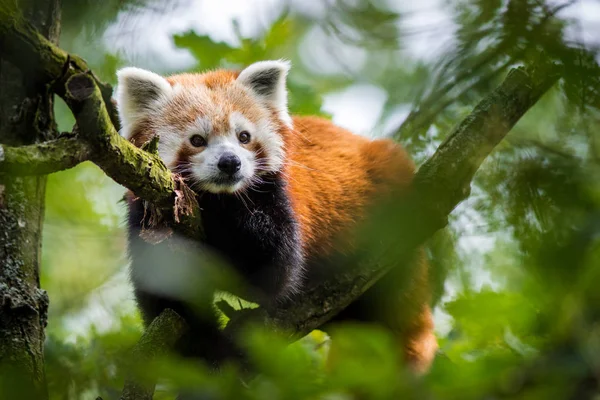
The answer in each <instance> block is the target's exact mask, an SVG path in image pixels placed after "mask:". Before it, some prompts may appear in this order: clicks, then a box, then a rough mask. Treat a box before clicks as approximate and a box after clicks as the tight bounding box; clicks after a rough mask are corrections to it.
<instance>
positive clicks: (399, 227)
mask: <svg viewBox="0 0 600 400" xmlns="http://www.w3.org/2000/svg"><path fill="white" fill-rule="evenodd" d="M558 78H559V75H558V73H557V68H556V67H555V66H553V65H544V66H543V67H540V68H538V69H531V70H529V71H526V70H525V69H522V68H518V69H513V70H511V71H510V73H509V74H508V76H507V77H506V79H505V81H504V82H503V83H502V84H501V85H500V86H499V87H498V88H497V89H496V90H495V91H494V92H493V93H491V94H490V95H489V96H487V97H486V98H484V99H483V100H482V101H481V102H480V103H479V104H478V105H477V106H476V107H475V109H474V110H473V112H472V113H471V114H470V115H468V116H467V117H466V118H465V119H464V120H463V121H462V122H461V123H459V124H458V125H457V126H456V127H455V128H454V129H453V131H452V132H451V133H450V134H449V135H448V138H447V139H446V141H445V142H444V143H443V144H442V145H441V146H440V147H439V148H438V150H437V151H436V153H435V154H434V155H433V156H432V157H431V158H430V159H429V160H428V161H426V162H425V163H424V164H423V165H422V166H421V168H420V169H419V171H418V172H417V174H416V176H415V179H414V182H413V190H412V191H411V193H409V194H408V195H405V196H404V197H403V198H402V200H400V201H399V202H397V204H388V205H387V206H386V207H381V209H380V210H376V212H375V213H374V214H373V216H372V218H370V220H369V222H368V223H367V224H366V225H365V226H362V227H361V231H366V232H369V231H375V230H376V231H377V235H365V236H366V238H364V242H363V243H361V246H360V247H361V248H365V249H367V250H368V253H369V254H370V255H376V254H383V253H386V256H387V257H389V259H395V260H399V259H400V260H402V259H404V260H406V259H409V257H410V255H411V254H412V253H413V252H414V249H416V248H417V247H418V246H420V245H422V244H423V242H424V241H425V240H426V239H427V238H429V237H431V236H432V235H433V234H434V233H435V232H436V231H437V230H439V229H441V228H443V227H444V226H445V225H446V224H447V218H448V215H449V214H450V212H451V211H452V210H453V209H454V208H455V207H456V206H457V205H458V204H459V203H460V202H461V201H462V200H464V199H465V198H467V197H468V195H469V192H470V183H471V179H472V178H473V175H474V174H475V172H476V171H477V169H478V168H479V166H480V165H481V163H482V162H483V160H484V159H485V158H486V157H487V156H488V155H489V154H490V152H491V151H492V150H493V149H494V147H495V146H496V145H497V144H498V143H499V142H500V140H502V138H504V136H505V135H506V134H507V133H508V132H509V131H510V129H511V128H512V127H513V126H514V125H515V123H516V122H517V121H518V120H519V119H520V118H521V117H522V116H523V115H524V114H525V112H527V110H528V109H529V108H530V107H531V106H533V105H534V104H535V103H536V102H537V101H538V99H539V98H540V97H541V96H542V94H544V93H545V92H546V91H547V90H548V89H549V88H550V87H551V86H552V85H553V84H554V83H555V82H556V81H557V80H558ZM396 199H398V197H396ZM374 236H376V237H374ZM369 237H371V238H369ZM375 257H376V256H375ZM361 260H362V258H361ZM376 261H379V260H377V259H376ZM363 264H364V265H363V266H361V267H360V268H355V269H344V268H342V271H341V272H339V273H337V274H336V275H335V276H333V277H332V278H330V279H328V280H325V281H321V282H319V284H317V285H315V286H313V287H308V288H305V289H304V292H303V294H302V295H301V296H300V297H299V298H295V299H294V300H295V301H294V302H291V303H288V304H285V305H279V306H276V307H274V308H271V309H267V310H264V309H261V308H258V309H252V310H243V311H241V312H236V313H235V314H234V315H232V316H230V318H231V319H230V322H229V324H228V325H227V327H226V328H225V330H226V332H227V333H228V334H229V335H231V336H235V335H236V333H237V332H238V331H239V329H240V326H241V325H243V324H245V323H247V322H249V321H252V322H258V323H260V324H262V325H264V326H265V327H267V328H268V329H270V330H275V331H278V332H281V333H284V334H285V335H287V336H288V337H289V339H290V340H295V339H298V338H300V337H302V336H304V335H306V334H308V333H309V332H310V331H312V330H313V329H316V328H318V327H319V326H321V325H322V324H323V323H325V322H327V321H328V320H329V319H331V318H332V317H333V316H334V315H335V314H337V313H338V312H339V311H341V310H342V309H343V308H345V307H346V306H348V305H349V304H350V303H351V302H352V301H353V300H355V299H356V298H357V297H359V296H360V295H361V294H362V293H364V292H365V291H366V290H367V289H368V288H369V287H371V286H372V285H373V284H374V283H375V282H376V281H377V280H378V279H380V278H381V277H382V276H383V275H385V274H386V273H387V272H388V271H389V269H390V268H391V267H390V266H386V265H385V263H383V265H382V263H381V262H375V263H374V262H373V259H371V260H369V262H365V263H363Z"/></svg>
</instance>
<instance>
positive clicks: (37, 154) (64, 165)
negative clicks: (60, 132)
mask: <svg viewBox="0 0 600 400" xmlns="http://www.w3.org/2000/svg"><path fill="white" fill-rule="evenodd" d="M90 156H91V151H90V148H89V146H88V145H87V144H86V143H84V142H83V141H82V140H81V139H79V138H78V137H69V138H60V139H56V140H51V141H48V142H44V143H39V144H33V145H29V146H19V147H10V146H3V145H1V144H0V173H8V174H11V175H47V174H50V173H53V172H58V171H62V170H65V169H69V168H73V167H74V166H76V165H77V164H80V163H82V162H84V161H87V160H89V159H90Z"/></svg>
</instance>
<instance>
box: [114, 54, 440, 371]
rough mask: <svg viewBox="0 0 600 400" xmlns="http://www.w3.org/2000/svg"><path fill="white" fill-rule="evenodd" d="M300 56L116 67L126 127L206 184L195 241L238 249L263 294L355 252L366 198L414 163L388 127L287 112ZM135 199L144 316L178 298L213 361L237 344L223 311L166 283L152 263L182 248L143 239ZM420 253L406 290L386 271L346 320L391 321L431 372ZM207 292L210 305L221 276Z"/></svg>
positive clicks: (271, 295) (413, 359)
mask: <svg viewBox="0 0 600 400" xmlns="http://www.w3.org/2000/svg"><path fill="white" fill-rule="evenodd" d="M289 68H290V64H289V63H288V62H286V61H263V62H257V63H254V64H252V65H250V66H248V67H247V68H245V69H243V70H242V71H229V70H216V71H211V72H206V73H201V74H180V75H174V76H170V77H162V76H159V75H157V74H154V73H152V72H149V71H145V70H142V69H138V68H132V67H128V68H123V69H121V70H120V71H118V73H117V75H118V89H117V93H116V101H117V106H118V110H119V115H120V118H121V123H122V132H121V133H122V135H124V136H125V137H126V138H127V139H129V140H130V141H131V142H132V143H134V144H135V145H136V146H141V145H143V144H144V143H146V142H147V141H149V140H150V139H151V138H152V137H154V136H155V135H158V136H159V144H158V151H159V154H160V156H161V157H162V159H163V160H164V162H165V164H166V165H167V166H168V167H169V168H170V169H171V170H172V171H174V172H175V173H178V174H180V175H181V176H183V177H184V178H185V179H186V182H187V183H188V185H189V186H190V187H191V188H192V189H193V190H194V191H195V193H196V194H197V199H198V203H199V205H200V208H201V213H202V224H203V228H204V232H205V237H204V238H203V239H202V240H194V239H193V238H192V243H193V245H200V246H201V247H203V248H208V249H210V250H211V251H213V252H215V253H216V254H218V255H220V256H222V257H223V258H224V259H225V260H226V261H227V262H229V263H230V264H231V265H232V266H233V267H234V268H235V270H236V271H237V272H238V273H239V274H240V275H241V276H242V277H243V278H244V280H245V281H246V282H247V283H248V285H249V286H250V287H252V288H254V289H255V293H259V294H260V295H258V297H257V298H258V299H260V300H259V301H258V302H259V303H265V302H269V301H279V300H281V299H290V298H291V299H293V298H294V296H296V295H298V293H301V292H302V287H303V285H306V284H308V282H310V280H311V279H319V276H321V274H323V273H324V272H325V273H326V271H327V268H328V267H327V265H328V263H329V264H332V263H335V261H333V262H332V261H331V260H335V259H336V255H343V254H347V253H349V252H351V250H352V247H353V245H354V242H353V240H352V235H351V234H350V232H351V231H352V229H353V228H354V227H355V226H356V224H357V222H358V221H360V220H361V219H362V218H363V217H364V214H365V213H366V208H367V207H368V206H369V204H372V203H373V201H374V199H375V198H377V197H378V196H379V195H381V194H382V193H385V192H386V190H389V189H390V188H407V187H408V185H409V184H410V182H411V180H412V178H413V175H414V170H415V167H414V164H413V162H412V161H411V160H410V158H409V156H408V155H407V153H406V152H405V150H404V149H403V148H402V147H400V146H399V145H397V144H396V143H394V142H392V141H391V140H387V139H382V140H370V139H367V138H365V137H362V136H358V135H355V134H353V133H351V132H349V131H347V130H345V129H342V128H340V127H338V126H335V125H334V124H333V123H331V122H330V121H328V120H326V119H323V118H317V117H292V116H290V114H289V112H288V107H287V96H288V95H287V90H286V77H287V73H288V71H289ZM134 198H135V196H130V199H129V242H130V244H129V247H130V255H131V259H132V261H131V277H132V281H133V284H134V289H135V294H136V298H137V301H138V304H139V306H140V309H141V311H142V314H143V316H144V319H145V322H146V323H149V322H151V321H152V319H153V318H154V317H156V316H157V315H158V314H159V313H160V312H161V311H162V309H164V308H166V307H170V308H174V309H175V310H176V311H178V312H179V313H180V314H182V315H183V316H184V318H186V320H187V321H188V324H189V325H190V333H189V334H188V335H187V337H186V339H184V340H183V341H182V342H183V344H182V345H181V348H182V352H183V353H184V354H186V355H191V356H198V357H203V358H205V359H207V360H210V361H213V362H217V361H218V360H221V359H223V358H226V357H228V356H229V355H231V354H230V352H232V351H233V350H231V349H230V348H228V346H233V344H231V343H228V342H227V341H226V340H225V339H224V338H223V337H221V336H220V335H219V330H218V325H217V323H216V319H214V318H213V316H212V315H210V314H209V315H208V316H207V315H206V313H205V314H202V315H200V314H199V313H196V312H194V311H192V310H191V309H190V308H189V307H188V306H186V305H185V303H184V302H183V301H181V300H180V299H178V298H176V296H173V295H172V294H169V293H168V292H167V291H164V290H162V288H161V285H165V284H166V283H165V279H154V281H153V278H152V277H151V276H150V277H149V276H148V275H152V274H150V273H149V271H156V270H161V269H162V270H169V269H171V268H174V264H175V263H178V262H183V261H181V260H180V259H181V258H182V256H181V254H180V253H178V252H177V251H175V250H173V248H172V247H170V246H168V245H165V244H164V243H161V244H159V245H151V244H149V243H145V242H144V241H143V240H141V239H140V238H139V233H140V230H141V227H142V224H143V223H144V218H145V213H144V207H143V205H142V204H141V202H140V201H139V200H138V201H136V200H134ZM167 242H168V240H167ZM165 254H166V256H165ZM165 260H166V261H165ZM328 260H329V261H328ZM194 262H195V261H194ZM412 262H416V263H417V268H415V270H416V272H415V276H414V277H412V279H411V282H413V283H412V285H411V287H410V288H409V290H408V291H406V292H403V293H397V290H394V288H393V287H392V286H393V285H390V282H391V281H393V279H388V278H385V279H382V280H381V282H379V283H377V284H376V285H374V286H373V287H372V288H371V289H369V291H368V292H367V293H365V295H363V296H362V297H361V298H359V299H358V300H356V301H355V303H353V304H351V305H350V306H349V307H348V308H347V309H346V310H344V311H342V312H341V313H340V315H338V316H337V317H336V320H346V319H353V320H358V321H368V322H378V323H380V324H382V325H383V326H385V327H387V328H388V329H390V330H391V331H392V332H393V333H394V334H395V337H397V338H398V341H399V346H400V348H401V349H402V350H403V351H402V353H403V357H404V359H405V360H406V361H407V362H408V363H409V364H410V366H411V367H412V368H413V369H414V370H416V371H419V372H423V371H426V370H427V369H428V368H429V366H430V364H431V363H432V361H433V358H434V355H435V352H436V349H437V342H436V339H435V336H434V334H433V321H432V315H431V310H430V308H429V304H428V301H429V289H428V285H427V281H428V279H427V263H426V260H425V258H424V256H423V254H422V251H418V252H417V254H416V255H415V260H413V261H412ZM191 268H196V269H199V268H201V266H196V265H192V266H191ZM392 274H393V272H392ZM392 276H393V275H392ZM404 279H406V277H404ZM166 280H168V279H166ZM203 290H205V289H203ZM200 291H201V290H200V289H198V290H197V291H195V292H198V293H199V292H200ZM206 292H207V293H205V294H203V296H204V298H205V301H206V303H207V304H209V303H210V299H209V297H210V296H212V292H211V287H210V286H209V288H208V289H206ZM195 294H197V293H195ZM206 307H207V308H209V306H208V305H207V306H206ZM334 340H335V338H334Z"/></svg>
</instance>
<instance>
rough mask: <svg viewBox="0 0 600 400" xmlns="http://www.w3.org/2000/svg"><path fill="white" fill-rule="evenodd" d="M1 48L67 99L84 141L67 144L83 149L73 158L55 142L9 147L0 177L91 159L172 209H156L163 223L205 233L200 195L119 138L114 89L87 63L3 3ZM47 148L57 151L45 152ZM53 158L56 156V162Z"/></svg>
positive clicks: (152, 157) (0, 7) (156, 203)
mask: <svg viewBox="0 0 600 400" xmlns="http://www.w3.org/2000/svg"><path fill="white" fill-rule="evenodd" d="M0 45H1V46H0V48H1V49H2V50H1V52H2V55H3V56H6V58H7V59H8V60H9V61H11V62H13V63H14V64H15V65H17V66H18V67H19V68H21V69H22V70H23V72H25V73H27V74H28V76H31V77H32V79H34V80H35V81H36V82H38V83H40V84H48V85H51V87H52V89H53V90H54V91H55V92H56V93H57V94H58V95H59V96H61V97H62V98H63V99H64V100H65V102H66V103H67V104H68V105H69V107H70V109H71V111H72V112H73V115H74V116H75V119H76V121H77V127H78V131H79V136H78V138H79V139H74V140H81V141H82V143H81V145H80V146H79V145H76V144H74V143H73V142H68V145H69V146H71V148H77V149H78V151H77V154H76V155H75V156H73V157H67V156H66V154H65V153H64V152H60V151H58V150H57V149H56V148H55V143H52V142H50V143H43V144H40V145H38V147H37V148H36V147H35V146H28V147H27V148H23V149H18V148H8V147H5V148H3V152H4V153H5V154H4V160H2V159H0V173H6V172H11V173H14V174H39V173H40V172H43V171H47V172H54V171H57V170H61V169H65V168H68V167H73V166H75V165H76V164H77V161H79V162H82V161H85V160H88V159H89V160H90V161H92V162H94V163H95V164H96V165H98V166H99V167H100V168H102V170H103V171H104V172H105V173H106V174H107V175H108V176H110V177H111V178H113V179H114V180H115V181H116V182H117V183H120V184H121V185H123V186H125V187H127V188H129V189H130V190H132V191H133V192H134V193H135V195H136V196H138V197H140V198H142V199H144V200H145V201H147V202H149V203H150V204H152V205H153V207H158V208H161V209H168V210H169V212H166V213H161V212H159V211H158V210H155V212H156V214H157V215H158V214H160V215H165V216H166V217H167V218H169V220H167V221H161V222H164V223H171V222H172V223H173V225H174V228H176V229H178V230H179V231H182V232H184V233H186V234H188V235H194V236H195V237H199V236H201V235H202V232H201V224H200V219H199V210H198V205H197V203H196V200H195V197H194V196H190V195H189V194H190V191H189V189H187V187H186V186H185V183H184V182H183V181H182V180H181V179H178V178H177V177H174V176H173V175H172V174H171V172H170V171H169V170H168V169H167V167H166V166H165V165H164V164H163V162H162V160H161V159H160V158H159V157H158V156H157V155H156V154H151V153H149V152H146V151H144V150H140V149H138V148H136V147H135V146H133V145H132V144H131V143H129V142H128V141H127V140H125V139H123V138H122V137H121V136H120V135H119V134H118V132H117V129H118V118H117V117H116V113H115V112H114V104H113V102H112V101H111V93H112V89H111V88H110V86H109V85H106V84H103V83H102V82H100V80H99V79H97V77H96V76H95V75H94V74H93V73H92V72H91V71H89V69H88V67H87V65H86V63H85V61H83V60H82V59H81V58H79V57H77V56H73V55H69V54H68V53H66V52H64V51H63V50H61V49H60V48H58V47H56V46H55V45H53V44H52V43H51V42H50V41H48V40H47V39H46V38H44V37H43V36H41V35H40V34H39V33H38V32H37V31H36V30H35V28H33V27H32V26H31V25H30V24H28V23H27V22H26V21H24V20H23V18H21V16H20V15H19V13H18V10H15V9H13V8H10V7H8V6H5V5H0ZM46 150H52V151H51V153H45V151H46ZM42 153H43V154H42ZM52 157H56V158H55V159H54V161H55V163H53V162H52ZM27 159H29V160H30V161H32V162H34V161H35V160H38V161H40V165H34V164H35V163H33V164H31V165H28V166H24V165H23V161H26V160H27ZM52 164H54V167H53V166H52ZM151 212H152V210H151ZM157 220H159V219H157Z"/></svg>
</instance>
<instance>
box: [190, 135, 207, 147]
mask: <svg viewBox="0 0 600 400" xmlns="http://www.w3.org/2000/svg"><path fill="white" fill-rule="evenodd" d="M190 143H191V144H192V146H194V147H204V146H206V139H204V138H203V137H202V136H200V135H194V136H192V137H191V138H190Z"/></svg>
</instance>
